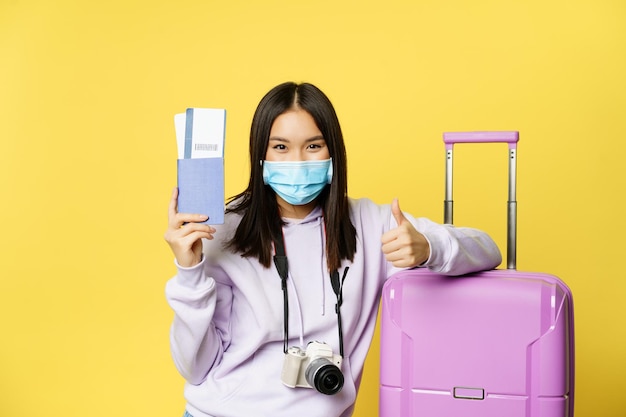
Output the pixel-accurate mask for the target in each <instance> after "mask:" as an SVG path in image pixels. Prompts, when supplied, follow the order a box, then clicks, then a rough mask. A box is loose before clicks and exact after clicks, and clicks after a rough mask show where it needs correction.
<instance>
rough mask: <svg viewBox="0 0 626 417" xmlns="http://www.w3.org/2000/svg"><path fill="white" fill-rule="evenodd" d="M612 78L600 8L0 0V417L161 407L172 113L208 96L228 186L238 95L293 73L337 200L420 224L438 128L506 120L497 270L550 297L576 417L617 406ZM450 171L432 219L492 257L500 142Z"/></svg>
mask: <svg viewBox="0 0 626 417" xmlns="http://www.w3.org/2000/svg"><path fill="white" fill-rule="evenodd" d="M625 74H626V3H625V2H624V1H623V0H586V1H581V0H554V1H545V0H518V1H496V0H476V1H461V0H449V1H439V0H428V1H424V0H423V1H420V0H412V1H408V0H406V1H401V0H389V1H385V2H373V1H356V0H355V1H343V2H342V1H337V0H333V1H329V0H316V1H276V0H272V1H242V0H231V1H171V2H165V1H158V0H152V1H129V0H124V1H122V0H112V1H107V2H85V1H78V0H75V1H71V0H56V1H47V0H41V1H36V0H30V1H27V0H24V1H20V0H1V1H0V138H1V140H2V142H1V145H2V146H1V148H0V192H1V193H2V203H1V205H0V207H1V208H0V220H1V221H2V232H0V256H1V267H0V274H1V280H0V285H1V289H0V324H1V326H0V329H1V331H2V336H1V338H0V342H1V343H0V415H1V416H17V415H24V416H50V415H68V416H90V417H91V416H161V417H169V416H179V415H182V412H183V407H184V401H183V396H182V388H183V381H182V379H181V378H180V377H179V376H178V374H177V373H176V371H175V369H174V365H173V363H172V361H171V358H170V355H169V346H168V328H169V324H170V320H171V317H172V313H171V311H170V309H169V307H168V306H167V304H166V302H165V299H164V294H163V292H164V290H163V287H164V284H165V281H166V280H167V279H168V278H169V277H170V276H171V275H172V274H173V273H174V266H173V263H172V255H171V253H170V251H169V249H168V247H167V245H166V243H165V242H164V241H163V238H162V237H163V233H164V231H165V227H166V212H167V203H168V199H169V196H170V192H171V189H172V187H173V186H174V185H175V182H176V178H175V177H176V172H175V171H176V163H175V159H176V146H175V138H174V127H173V116H174V114H175V113H178V112H181V111H183V110H184V109H185V108H187V107H225V108H226V109H227V111H228V116H227V139H226V140H227V145H226V164H227V167H226V176H227V184H226V192H227V194H228V195H233V194H235V193H237V192H238V191H240V190H241V189H242V188H243V187H244V186H245V185H246V183H247V176H248V162H247V140H248V129H249V123H250V120H251V117H252V113H253V111H254V108H255V106H256V104H257V103H258V101H259V99H260V98H261V96H262V95H263V94H264V93H265V92H266V91H267V90H269V89H270V88H271V87H273V86H274V85H276V84H278V83H280V82H282V81H286V80H295V81H310V82H313V83H315V84H317V85H318V86H319V87H321V88H322V89H323V90H324V91H325V92H326V93H327V94H328V95H329V96H330V98H331V100H333V102H334V104H335V106H336V109H337V112H338V114H339V117H340V120H341V122H342V126H343V129H344V134H345V138H346V143H347V148H348V156H349V168H350V174H349V187H350V194H351V195H352V196H354V197H360V196H369V197H371V198H372V199H374V200H375V201H377V202H379V203H386V202H389V201H391V199H392V198H393V197H396V196H398V197H400V202H401V206H402V208H403V209H404V210H406V211H409V212H411V213H413V214H414V215H417V216H426V217H430V218H432V219H435V220H441V219H442V209H443V204H442V200H443V184H444V182H443V172H444V151H443V144H442V141H441V133H442V132H444V131H455V130H457V131H458V130H519V131H520V134H521V141H520V148H519V181H518V200H519V248H518V249H519V251H518V267H519V269H523V270H529V271H541V272H550V273H553V274H555V275H557V276H560V277H562V278H563V279H564V280H565V281H566V282H567V283H568V284H569V285H570V286H571V288H572V290H573V293H574V297H575V309H576V337H577V339H576V359H577V369H576V371H577V380H576V409H577V416H579V417H584V416H594V417H595V416H608V417H617V416H623V415H624V405H623V400H622V398H623V389H622V387H623V381H624V376H625V375H626V359H625V357H626V349H625V345H626V326H625V325H624V318H625V317H626V314H625V313H624V302H625V300H624V296H625V295H626V280H625V278H626V277H625V276H624V275H625V274H624V272H623V259H624V249H625V245H624V243H623V242H624V236H625V235H626V226H625V221H624V218H625V216H624V214H623V213H622V209H623V198H624V197H623V194H624V191H626V189H625V188H626V187H625V180H624V178H625V176H624V173H623V172H622V171H621V168H623V155H624V153H625V151H626V145H625V141H626V115H625V112H626V81H625V80H626V75H625ZM455 168H456V174H457V177H456V178H457V182H456V183H455V185H456V189H455V190H456V193H455V199H456V201H457V206H456V208H457V211H456V218H455V222H456V223H457V224H467V225H472V226H477V227H480V228H483V229H485V230H487V231H488V232H489V233H491V234H492V235H493V236H494V238H495V239H496V240H497V241H498V243H499V245H500V246H501V248H505V237H504V223H505V215H504V212H505V201H506V190H505V187H506V147H505V146H504V145H502V146H500V145H493V146H490V147H482V146H477V147H467V146H466V147H463V146H458V147H457V164H456V165H455ZM277 302H279V301H278V300H277ZM377 354H378V339H376V340H375V343H374V344H373V347H372V350H371V355H370V357H369V359H368V367H367V368H366V374H365V376H364V382H363V388H362V390H361V393H360V397H359V400H358V402H357V411H356V416H359V417H365V416H376V415H377V411H376V410H377V404H378V400H377V378H378V369H377V367H378V359H377Z"/></svg>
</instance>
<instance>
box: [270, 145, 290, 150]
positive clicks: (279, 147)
mask: <svg viewBox="0 0 626 417" xmlns="http://www.w3.org/2000/svg"><path fill="white" fill-rule="evenodd" d="M272 149H276V150H277V151H284V150H285V149H287V147H286V146H285V145H283V144H282V143H279V144H278V145H274V146H273V147H272Z"/></svg>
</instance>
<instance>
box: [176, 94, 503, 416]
mask: <svg viewBox="0 0 626 417" xmlns="http://www.w3.org/2000/svg"><path fill="white" fill-rule="evenodd" d="M250 163H251V174H250V181H249V184H248V187H247V188H246V190H244V191H243V192H242V193H241V194H239V195H237V196H235V197H234V198H233V199H232V200H231V201H230V202H229V203H228V204H227V209H226V216H225V223H224V224H223V225H219V226H208V225H205V224H202V223H199V222H203V221H205V220H206V219H207V217H206V216H202V215H199V214H189V213H178V212H177V190H174V192H173V194H172V199H171V202H170V207H169V225H168V229H167V232H166V233H165V239H166V241H167V242H168V244H169V245H170V247H171V249H172V251H173V253H174V256H175V257H176V265H177V268H178V273H177V275H176V276H175V277H173V278H172V279H171V280H169V281H168V283H167V286H166V295H167V299H168V302H169V304H170V306H171V307H172V309H173V310H174V312H175V316H174V321H173V324H172V329H171V335H170V342H171V350H172V355H173V358H174V362H175V364H176V367H177V369H178V370H179V372H180V373H181V375H182V376H183V377H184V378H185V380H186V386H185V397H186V400H187V407H186V413H185V414H186V415H191V416H193V417H208V416H212V417H226V416H238V417H243V416H273V417H278V416H289V417H293V416H325V417H330V416H341V417H345V416H350V415H351V414H352V411H353V408H354V403H355V400H356V395H357V390H358V387H359V383H360V380H361V375H362V372H363V364H364V361H365V357H366V354H367V351H368V349H369V345H370V343H371V340H372V335H373V332H374V327H375V321H376V316H377V310H378V304H379V299H380V294H381V288H382V286H383V283H384V282H385V280H386V279H387V278H388V277H389V276H391V275H392V274H393V273H394V272H396V271H398V270H400V269H404V268H412V267H417V266H421V267H426V268H429V269H431V270H433V271H437V272H440V273H442V274H448V275H459V274H464V273H469V272H474V271H478V270H485V269H491V268H494V267H496V266H497V265H498V264H499V263H500V262H501V255H500V252H499V250H498V248H497V246H496V245H495V243H494V242H493V241H492V239H491V238H490V237H489V236H487V235H486V234H485V233H483V232H481V231H478V230H475V229H470V228H460V227H459V228H457V227H453V226H449V225H439V224H436V223H434V222H432V221H430V220H428V219H425V218H414V217H412V216H410V215H409V214H406V213H403V212H402V211H401V210H400V207H399V204H398V201H397V200H394V201H393V202H392V203H391V204H390V205H377V204H375V203H373V202H372V201H370V200H368V199H359V200H355V199H351V198H349V197H348V196H347V172H346V151H345V147H344V141H343V137H342V133H341V129H340V126H339V121H338V119H337V116H336V114H335V111H334V108H333V106H332V104H331V102H330V101H329V100H328V98H327V97H326V96H325V95H324V93H323V92H322V91H320V90H319V89H318V88H316V87H315V86H313V85H311V84H306V83H304V84H296V83H284V84H281V85H278V86H277V87H275V88H273V89H272V90H271V91H269V92H268V93H267V94H266V95H265V97H263V99H262V100H261V102H260V103H259V106H258V108H257V110H256V112H255V114H254V118H253V121H252V128H251V132H250Z"/></svg>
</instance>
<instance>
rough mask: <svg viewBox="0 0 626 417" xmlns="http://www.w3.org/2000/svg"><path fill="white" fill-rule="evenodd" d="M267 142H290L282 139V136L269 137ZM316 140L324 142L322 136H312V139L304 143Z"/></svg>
mask: <svg viewBox="0 0 626 417" xmlns="http://www.w3.org/2000/svg"><path fill="white" fill-rule="evenodd" d="M269 140H275V141H277V142H290V140H289V139H287V138H283V137H282V136H270V139H269ZM318 140H325V139H324V136H322V135H316V136H312V137H310V138H308V139H305V140H304V142H315V141H318Z"/></svg>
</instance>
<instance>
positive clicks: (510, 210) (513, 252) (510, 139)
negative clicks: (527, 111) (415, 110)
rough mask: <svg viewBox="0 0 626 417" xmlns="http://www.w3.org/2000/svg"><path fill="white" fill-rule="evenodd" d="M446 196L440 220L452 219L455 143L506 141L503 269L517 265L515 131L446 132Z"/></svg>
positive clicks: (451, 220)
mask: <svg viewBox="0 0 626 417" xmlns="http://www.w3.org/2000/svg"><path fill="white" fill-rule="evenodd" d="M443 141H444V143H445V144H446V194H445V196H446V198H445V201H444V223H446V224H452V223H453V211H454V200H453V199H452V161H453V149H454V145H455V144H457V143H507V144H508V147H509V198H508V201H507V233H506V235H507V248H506V253H507V257H506V258H507V261H506V264H507V266H506V267H507V269H515V268H516V267H517V201H516V196H515V195H516V190H515V185H516V180H517V175H516V174H517V142H518V141H519V132H515V131H506V132H446V133H444V134H443Z"/></svg>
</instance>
